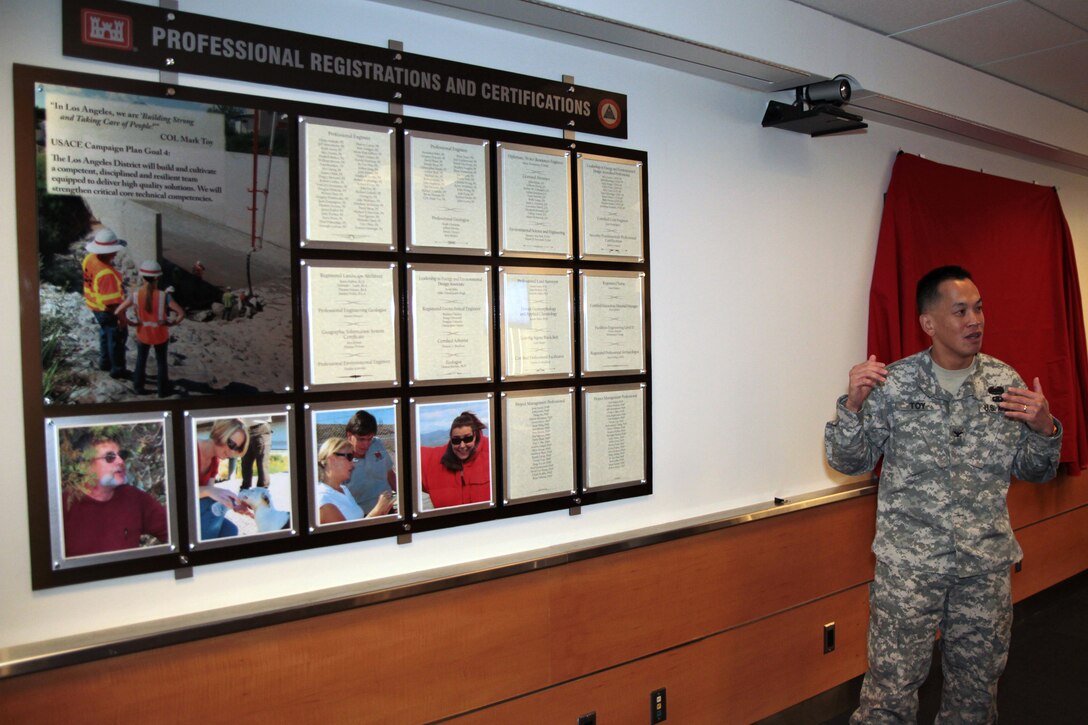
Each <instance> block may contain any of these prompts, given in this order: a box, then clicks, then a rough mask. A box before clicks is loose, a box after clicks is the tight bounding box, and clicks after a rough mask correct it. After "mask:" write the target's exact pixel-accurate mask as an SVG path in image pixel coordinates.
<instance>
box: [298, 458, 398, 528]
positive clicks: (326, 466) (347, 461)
mask: <svg viewBox="0 0 1088 725" xmlns="http://www.w3.org/2000/svg"><path fill="white" fill-rule="evenodd" d="M354 448H355V446H353V445H352V443H351V441H347V440H344V439H343V438H335V437H334V438H328V439H326V440H325V442H324V443H322V444H321V448H320V450H318V452H317V475H318V479H319V481H318V483H317V490H316V493H317V511H318V523H321V524H335V523H338V522H340V521H354V520H356V519H361V518H363V509H362V508H361V507H360V506H359V504H358V503H356V501H355V499H354V498H353V497H352V495H351V491H350V490H349V488H350V487H349V485H348V479H350V478H351V473H352V471H354V470H355V454H354V452H353V451H354ZM392 506H393V492H392V491H391V490H386V491H383V492H382V493H381V495H380V496H379V497H378V503H377V504H376V505H375V506H374V508H372V509H371V510H370V511H369V512H368V513H367V514H366V518H368V519H369V518H373V517H375V516H383V515H385V514H387V513H389V510H390V509H391V508H392Z"/></svg>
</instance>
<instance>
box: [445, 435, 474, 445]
mask: <svg viewBox="0 0 1088 725" xmlns="http://www.w3.org/2000/svg"><path fill="white" fill-rule="evenodd" d="M474 440H476V434H475V433H473V434H472V435H467V436H450V443H452V444H453V445H455V446H459V445H461V444H462V443H465V444H468V443H471V442H472V441H474Z"/></svg>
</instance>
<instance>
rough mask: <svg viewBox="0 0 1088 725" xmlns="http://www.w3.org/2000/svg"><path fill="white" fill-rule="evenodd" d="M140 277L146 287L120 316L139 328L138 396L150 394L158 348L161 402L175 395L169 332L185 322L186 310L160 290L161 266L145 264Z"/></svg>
mask: <svg viewBox="0 0 1088 725" xmlns="http://www.w3.org/2000/svg"><path fill="white" fill-rule="evenodd" d="M140 277H141V278H142V279H143V284H142V285H140V288H139V289H138V290H136V291H135V292H133V293H132V294H131V295H129V296H128V297H126V298H125V300H124V302H122V303H121V304H120V306H118V308H117V316H118V317H119V318H120V320H121V324H122V325H135V326H136V369H135V372H134V374H133V377H132V387H133V390H135V392H136V394H137V395H145V394H147V392H148V391H147V390H145V389H144V380H145V375H146V369H147V356H148V354H149V353H150V351H151V348H155V389H156V392H157V393H158V395H159V397H160V398H165V397H167V396H168V395H171V394H172V393H173V389H172V387H171V385H170V378H169V376H168V374H167V364H166V346H167V344H168V343H169V342H170V329H169V328H170V327H171V326H173V325H176V324H178V323H179V322H181V321H182V320H184V319H185V310H184V309H182V307H181V305H179V304H178V303H177V302H176V301H175V300H174V298H173V297H171V295H170V290H160V289H159V288H158V281H159V278H160V277H162V266H161V265H159V263H158V262H156V261H154V260H150V261H147V262H144V263H143V264H141V265H140ZM133 313H135V314H133ZM171 313H173V314H171Z"/></svg>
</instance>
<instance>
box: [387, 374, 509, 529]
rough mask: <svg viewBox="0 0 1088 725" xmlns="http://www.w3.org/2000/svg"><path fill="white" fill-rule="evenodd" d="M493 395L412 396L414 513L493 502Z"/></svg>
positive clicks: (448, 510)
mask: <svg viewBox="0 0 1088 725" xmlns="http://www.w3.org/2000/svg"><path fill="white" fill-rule="evenodd" d="M491 401H492V396H491V394H490V393H487V394H482V395H452V396H442V397H433V398H418V399H417V398H412V399H410V400H409V401H408V402H409V405H410V406H411V415H412V430H413V431H415V441H414V445H413V446H412V456H413V462H414V464H415V465H414V466H413V470H414V471H415V481H414V496H413V500H414V503H415V506H414V510H413V511H412V516H413V517H425V516H438V515H441V514H448V513H452V512H454V511H472V510H476V509H486V508H491V507H494V506H495V487H494V480H495V459H494V455H493V453H492V449H491V445H492V444H491V429H490V426H491V420H492V418H493V415H492V406H491Z"/></svg>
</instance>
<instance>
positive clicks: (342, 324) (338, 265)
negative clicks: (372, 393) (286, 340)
mask: <svg viewBox="0 0 1088 725" xmlns="http://www.w3.org/2000/svg"><path fill="white" fill-rule="evenodd" d="M301 265H302V291H303V300H304V306H305V315H304V316H303V319H302V329H303V342H304V345H303V348H302V352H303V362H304V370H305V374H304V385H305V388H304V389H305V390H313V389H318V390H325V389H329V390H334V389H346V388H366V387H392V386H396V385H397V384H398V383H397V377H398V372H397V371H398V370H400V358H399V355H398V351H399V350H400V344H399V341H400V335H399V334H398V328H397V305H398V302H397V300H398V299H399V295H398V291H397V267H396V264H394V263H390V262H347V261H333V260H329V261H325V260H304V261H303V262H301Z"/></svg>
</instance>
